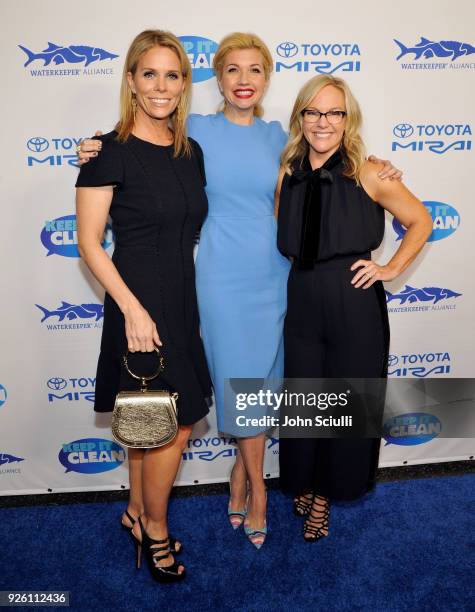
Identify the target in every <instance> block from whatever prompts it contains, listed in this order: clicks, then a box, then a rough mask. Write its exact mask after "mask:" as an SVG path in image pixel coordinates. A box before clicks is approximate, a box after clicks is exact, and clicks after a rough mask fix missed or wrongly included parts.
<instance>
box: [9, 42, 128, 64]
mask: <svg viewBox="0 0 475 612" xmlns="http://www.w3.org/2000/svg"><path fill="white" fill-rule="evenodd" d="M18 46H19V47H20V49H21V50H22V51H24V52H25V53H26V55H27V58H28V59H27V60H26V62H25V63H24V64H23V65H24V66H25V67H26V66H28V65H29V64H31V63H32V62H34V61H36V60H38V61H43V66H49V65H50V64H51V62H53V63H54V64H55V65H58V64H81V63H83V62H85V64H84V65H85V66H89V64H92V63H93V62H102V61H104V60H113V59H115V58H116V57H119V56H118V55H116V54H115V53H110V52H109V51H106V50H105V49H101V48H100V47H88V46H86V45H69V47H64V46H61V45H56V44H55V43H52V42H48V46H47V47H46V49H43V51H40V52H39V53H35V52H34V51H31V50H30V49H27V48H26V47H23V46H22V45H18Z"/></svg>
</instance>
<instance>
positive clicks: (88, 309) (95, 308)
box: [35, 300, 104, 323]
mask: <svg viewBox="0 0 475 612" xmlns="http://www.w3.org/2000/svg"><path fill="white" fill-rule="evenodd" d="M35 306H36V307H37V308H39V309H40V310H41V312H42V313H43V318H42V319H41V323H43V321H46V319H49V318H50V317H58V318H59V320H60V321H64V319H67V320H68V321H74V320H75V319H92V318H94V317H95V320H96V321H99V320H100V319H102V318H103V317H104V306H103V305H102V304H79V305H77V306H76V305H74V304H69V303H68V302H65V301H64V300H63V301H62V302H61V306H60V307H59V308H56V309H55V310H48V309H47V308H45V307H44V306H40V305H39V304H35Z"/></svg>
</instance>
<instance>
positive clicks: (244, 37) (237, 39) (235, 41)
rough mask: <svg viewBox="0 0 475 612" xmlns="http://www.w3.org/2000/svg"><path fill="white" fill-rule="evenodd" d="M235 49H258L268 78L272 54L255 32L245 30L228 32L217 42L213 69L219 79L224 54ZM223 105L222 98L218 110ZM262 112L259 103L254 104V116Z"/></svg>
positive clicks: (271, 65) (260, 114) (222, 108)
mask: <svg viewBox="0 0 475 612" xmlns="http://www.w3.org/2000/svg"><path fill="white" fill-rule="evenodd" d="M237 49H239V50H241V49H256V50H257V51H259V52H260V54H261V56H262V65H263V68H264V75H265V78H266V81H268V80H269V79H270V75H271V74H272V71H273V70H274V61H273V59H272V55H271V53H270V51H269V48H268V46H267V45H266V44H265V42H264V41H263V40H262V39H261V38H259V36H257V35H256V34H250V33H246V32H233V33H232V34H228V35H227V36H225V38H223V40H222V41H221V42H220V43H219V47H218V49H217V51H216V54H215V56H214V58H213V70H214V72H215V74H216V76H217V77H218V79H220V78H221V76H222V74H223V69H224V64H225V61H226V55H227V54H228V53H229V52H230V51H235V50H237ZM225 106H226V103H225V102H224V100H223V102H222V103H221V104H220V106H219V109H218V111H219V112H222V111H223V110H224V108H225ZM263 114H264V109H263V108H262V106H261V104H256V106H255V107H254V115H255V116H256V117H262V115H263Z"/></svg>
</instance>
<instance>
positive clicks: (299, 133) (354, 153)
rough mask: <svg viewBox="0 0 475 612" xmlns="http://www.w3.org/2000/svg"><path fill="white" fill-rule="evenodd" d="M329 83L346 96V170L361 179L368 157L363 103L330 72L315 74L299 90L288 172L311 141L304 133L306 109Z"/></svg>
mask: <svg viewBox="0 0 475 612" xmlns="http://www.w3.org/2000/svg"><path fill="white" fill-rule="evenodd" d="M328 85H332V86H333V87H336V88H337V89H339V90H340V91H341V92H342V93H343V95H344V96H345V107H346V108H345V110H346V113H347V114H346V125H345V132H344V134H343V140H342V143H341V147H342V149H343V155H344V158H345V166H346V169H345V171H344V174H345V176H348V177H349V178H352V179H354V180H355V181H356V182H357V183H359V173H360V170H361V166H362V165H363V162H364V160H365V148H364V144H363V140H362V138H361V135H360V130H361V125H362V122H363V118H362V115H361V110H360V106H359V104H358V102H357V100H356V98H355V97H354V96H353V94H352V93H351V90H350V88H349V87H348V84H347V83H346V82H345V81H344V80H343V79H339V78H337V77H334V76H329V75H326V74H319V75H317V76H315V77H313V78H312V79H310V81H307V83H305V85H304V86H303V87H302V89H301V90H300V91H299V93H298V95H297V99H296V100H295V104H294V108H293V109H292V114H291V116H290V124H289V141H288V143H287V145H286V147H285V149H284V150H283V152H282V156H281V164H282V167H283V168H284V170H285V172H286V173H287V174H292V167H291V164H292V162H293V161H295V160H296V159H299V158H303V157H305V155H307V153H308V150H309V145H308V142H307V141H306V140H305V136H304V133H303V117H302V111H303V110H304V109H305V108H307V107H308V106H309V104H310V102H311V101H312V100H313V98H314V97H315V96H316V95H317V94H318V93H319V92H320V91H321V90H322V89H323V88H324V87H327V86H328Z"/></svg>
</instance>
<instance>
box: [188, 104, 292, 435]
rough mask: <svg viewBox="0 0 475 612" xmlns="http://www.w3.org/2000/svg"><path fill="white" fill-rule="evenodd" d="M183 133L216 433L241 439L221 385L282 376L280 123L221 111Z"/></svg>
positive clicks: (285, 270) (285, 269)
mask: <svg viewBox="0 0 475 612" xmlns="http://www.w3.org/2000/svg"><path fill="white" fill-rule="evenodd" d="M188 134H189V136H191V137H192V138H194V139H195V140H197V141H198V143H199V144H200V145H201V148H202V149H203V154H204V162H205V171H206V180H207V186H206V193H207V195H208V205H209V208H208V216H207V218H206V220H205V222H204V224H203V227H202V230H201V237H200V243H199V246H198V255H197V259H196V289H197V295H198V307H199V314H200V322H201V334H202V337H203V343H204V347H205V352H206V357H207V360H208V366H209V369H210V373H211V378H212V381H213V385H214V391H215V402H216V411H217V422H218V429H219V430H220V431H222V432H224V433H228V434H231V435H234V436H238V437H239V436H240V435H243V430H242V429H241V428H239V427H237V426H236V425H234V427H233V426H232V423H233V422H234V421H233V419H230V418H229V414H228V415H225V414H224V405H223V404H224V380H225V379H226V378H280V377H282V376H283V365H284V354H283V324H284V316H285V312H286V300H287V278H288V274H289V268H290V264H289V262H288V260H287V259H286V258H285V257H283V256H282V255H281V254H280V253H279V251H278V250H277V226H276V221H275V218H274V191H275V187H276V184H277V177H278V171H279V157H280V154H281V152H282V149H283V147H284V145H285V144H286V142H287V135H286V133H285V132H284V130H283V129H282V126H281V124H280V123H279V122H278V121H272V122H270V123H267V122H265V121H263V120H262V119H258V118H255V119H254V122H253V124H252V125H250V126H241V125H236V124H234V123H232V122H230V121H229V120H228V119H226V117H225V116H224V114H223V113H218V114H216V115H207V116H202V115H191V116H190V117H189V120H188ZM226 416H227V418H226ZM266 429H268V428H267V427H261V428H260V429H259V428H257V429H254V430H253V431H252V434H253V435H255V434H257V433H260V432H261V431H265V430H266ZM245 435H249V433H248V432H246V434H245Z"/></svg>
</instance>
